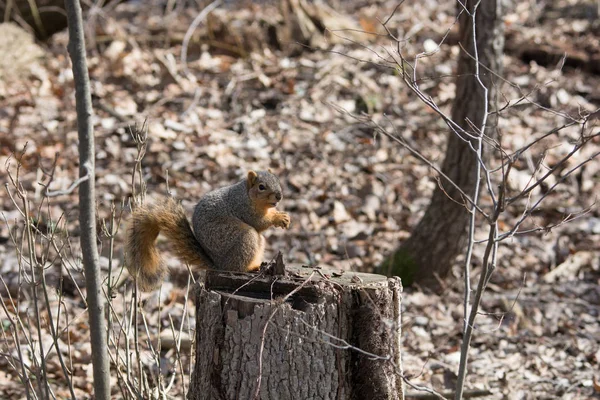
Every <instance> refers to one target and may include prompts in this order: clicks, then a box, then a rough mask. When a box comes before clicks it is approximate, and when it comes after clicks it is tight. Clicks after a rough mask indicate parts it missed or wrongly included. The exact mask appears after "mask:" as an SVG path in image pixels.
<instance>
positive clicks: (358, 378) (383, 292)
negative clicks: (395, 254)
mask: <svg viewBox="0 0 600 400" xmlns="http://www.w3.org/2000/svg"><path fill="white" fill-rule="evenodd" d="M312 272H313V269H310V268H302V267H292V268H291V269H290V267H288V275H287V276H262V275H261V276H258V275H257V274H252V273H247V274H244V273H231V272H219V271H210V272H207V273H206V274H205V275H204V282H203V283H201V284H200V285H199V287H198V289H197V293H196V315H197V322H196V361H195V367H194V372H193V374H192V379H191V382H190V390H189V392H188V399H189V400H200V399H253V398H255V393H258V394H259V396H258V397H257V398H259V399H281V400H286V399H403V397H404V396H403V390H402V378H401V375H400V374H401V372H402V370H401V360H400V303H401V296H402V285H401V283H400V280H399V279H397V278H389V279H388V278H386V277H384V276H381V275H372V274H362V273H354V272H346V273H344V274H342V275H341V276H336V275H337V274H333V273H332V272H331V271H326V270H320V272H321V274H323V275H324V276H325V278H324V277H323V276H321V274H319V273H315V274H314V275H313V277H312V278H311V280H310V281H307V278H308V277H309V276H310V274H311V273H312ZM294 289H297V291H296V292H295V293H294V294H293V295H292V296H289V297H286V296H287V295H288V294H289V293H290V292H292V291H293V290H294ZM271 299H274V300H271ZM282 299H285V300H286V301H285V302H284V303H282V302H281V300H282ZM265 324H268V326H267V327H266V330H265ZM263 331H264V332H265V334H264V337H263ZM263 340H264V349H263V353H262V357H260V349H261V341H263ZM348 345H351V346H355V347H356V348H358V349H360V350H362V351H364V352H367V353H369V354H371V355H372V354H375V355H377V356H378V357H377V358H373V357H372V356H370V355H369V354H365V353H362V352H361V351H358V350H356V349H348V348H347V347H348ZM259 372H260V376H261V379H260V387H259V388H258V392H257V387H258V377H259Z"/></svg>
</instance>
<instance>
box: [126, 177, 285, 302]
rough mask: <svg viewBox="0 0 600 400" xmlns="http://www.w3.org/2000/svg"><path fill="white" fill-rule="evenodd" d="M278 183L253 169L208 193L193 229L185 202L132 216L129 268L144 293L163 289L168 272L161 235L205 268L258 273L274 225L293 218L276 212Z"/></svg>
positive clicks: (181, 254)
mask: <svg viewBox="0 0 600 400" xmlns="http://www.w3.org/2000/svg"><path fill="white" fill-rule="evenodd" d="M281 199H282V193H281V186H280V184H279V180H278V179H277V177H276V176H275V175H273V174H272V173H271V172H267V171H259V172H255V171H249V172H248V175H247V177H246V178H245V179H242V180H241V181H239V182H238V183H236V184H233V185H231V186H226V187H223V188H220V189H217V190H214V191H212V192H209V193H207V194H206V195H204V196H203V197H201V198H200V201H199V202H198V204H197V205H196V208H195V209H194V215H193V217H192V225H193V229H194V230H193V231H192V227H191V226H190V223H189V222H188V220H187V218H186V215H185V210H184V209H183V207H182V206H181V204H179V203H177V202H176V201H175V200H173V199H171V198H169V199H168V200H166V202H165V203H164V204H159V205H156V206H154V207H145V206H141V207H138V208H137V209H135V210H134V211H133V213H132V221H131V223H130V225H129V229H128V234H127V243H126V265H127V269H128V270H129V272H130V274H131V275H132V276H134V277H136V278H137V282H138V287H139V288H140V289H142V290H144V291H148V290H152V289H155V288H156V287H158V286H159V285H160V283H161V282H162V280H163V279H164V277H165V275H166V274H167V268H166V266H165V265H164V263H163V262H162V260H161V257H160V255H159V254H158V251H157V249H156V248H155V242H156V238H157V236H158V234H159V233H160V232H162V233H163V234H164V235H165V236H166V237H167V238H168V239H169V241H170V242H171V244H172V246H173V249H174V250H175V254H176V255H177V256H178V258H179V259H181V260H182V261H183V262H185V263H188V264H190V265H192V266H197V267H199V268H202V269H219V270H229V271H253V270H257V269H258V268H260V265H261V262H262V257H263V252H264V248H265V239H264V237H263V236H262V235H261V232H262V231H264V230H266V229H267V228H269V227H271V226H277V227H282V228H288V227H289V225H290V216H289V215H288V214H287V213H285V212H281V211H277V210H276V209H275V206H277V203H278V202H279V201H281Z"/></svg>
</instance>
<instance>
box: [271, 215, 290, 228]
mask: <svg viewBox="0 0 600 400" xmlns="http://www.w3.org/2000/svg"><path fill="white" fill-rule="evenodd" d="M274 222H275V226H278V227H280V228H286V229H287V228H289V227H290V222H291V220H290V215H289V214H288V213H284V212H280V213H278V214H277V218H275V221H274Z"/></svg>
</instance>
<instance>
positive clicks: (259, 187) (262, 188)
mask: <svg viewBox="0 0 600 400" xmlns="http://www.w3.org/2000/svg"><path fill="white" fill-rule="evenodd" d="M258 190H260V191H261V192H262V191H263V190H265V185H263V184H262V183H261V184H260V185H258Z"/></svg>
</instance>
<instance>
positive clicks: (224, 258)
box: [215, 224, 265, 272]
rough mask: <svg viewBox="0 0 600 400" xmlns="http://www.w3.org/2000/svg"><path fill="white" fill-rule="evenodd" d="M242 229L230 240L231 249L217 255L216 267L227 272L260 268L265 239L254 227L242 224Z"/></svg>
mask: <svg viewBox="0 0 600 400" xmlns="http://www.w3.org/2000/svg"><path fill="white" fill-rule="evenodd" d="M241 225H242V227H241V229H240V230H239V231H238V233H237V234H236V235H235V237H234V238H230V239H229V240H230V241H231V247H229V248H228V249H227V250H226V251H223V252H221V253H219V254H215V258H218V260H215V267H216V268H217V269H221V270H226V271H240V272H245V271H253V270H256V269H258V268H260V264H261V263H262V258H263V253H264V250H265V238H264V237H263V236H262V235H261V234H260V233H258V232H257V231H256V229H254V228H253V227H251V226H250V225H246V224H241Z"/></svg>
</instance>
